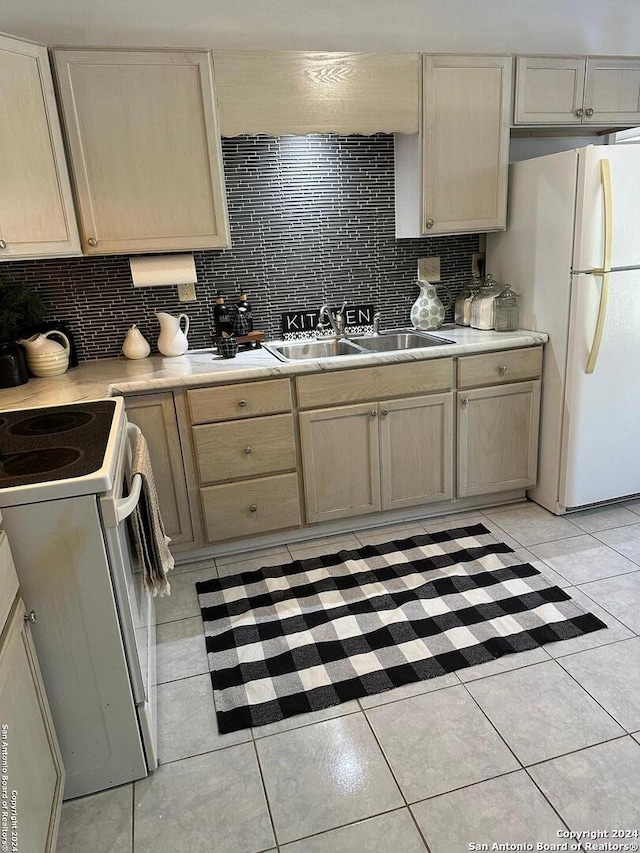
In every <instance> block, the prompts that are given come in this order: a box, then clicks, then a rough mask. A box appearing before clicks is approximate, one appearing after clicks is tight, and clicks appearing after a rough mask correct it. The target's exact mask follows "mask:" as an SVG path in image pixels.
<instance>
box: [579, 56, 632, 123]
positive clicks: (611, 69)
mask: <svg viewBox="0 0 640 853" xmlns="http://www.w3.org/2000/svg"><path fill="white" fill-rule="evenodd" d="M584 107H585V109H584V116H583V119H582V121H583V123H584V124H602V123H609V122H611V123H616V124H630V125H638V124H640V59H606V58H604V57H600V58H598V57H593V58H589V59H587V73H586V82H585V92H584ZM591 110H593V114H590V111H591Z"/></svg>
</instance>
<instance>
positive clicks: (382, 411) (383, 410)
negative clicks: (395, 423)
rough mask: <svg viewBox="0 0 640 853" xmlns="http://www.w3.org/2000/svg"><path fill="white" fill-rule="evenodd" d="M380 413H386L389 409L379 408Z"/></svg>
mask: <svg viewBox="0 0 640 853" xmlns="http://www.w3.org/2000/svg"><path fill="white" fill-rule="evenodd" d="M380 414H381V415H388V414H389V409H380Z"/></svg>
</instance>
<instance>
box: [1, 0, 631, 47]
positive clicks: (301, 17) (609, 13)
mask: <svg viewBox="0 0 640 853" xmlns="http://www.w3.org/2000/svg"><path fill="white" fill-rule="evenodd" d="M1 6H2V12H1V14H0V29H1V30H3V31H5V32H7V33H13V34H15V35H20V36H23V37H26V38H32V39H34V40H36V41H42V42H45V43H47V44H50V45H51V44H70V45H82V44H86V45H122V46H127V45H130V46H135V45H141V46H144V45H155V46H176V47H180V46H192V47H218V48H239V47H246V48H258V49H259V48H279V49H308V50H356V51H369V50H370V51H414V50H416V51H430V52H435V51H441V52H449V53H451V52H457V51H458V52H475V53H527V52H532V53H533V52H535V53H577V54H588V53H600V54H607V53H609V54H629V55H640V3H639V2H637V0H102V2H100V0H2V3H1Z"/></svg>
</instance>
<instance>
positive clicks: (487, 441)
mask: <svg viewBox="0 0 640 853" xmlns="http://www.w3.org/2000/svg"><path fill="white" fill-rule="evenodd" d="M539 410H540V381H539V380H536V381H534V382H518V383H514V384H513V385H502V386H500V387H495V388H494V387H490V388H478V389H474V390H472V391H461V392H459V393H458V497H460V498H466V497H470V496H472V495H483V494H487V493H490V492H501V491H507V490H509V489H523V488H527V487H529V486H533V485H535V482H536V474H537V460H538V416H539Z"/></svg>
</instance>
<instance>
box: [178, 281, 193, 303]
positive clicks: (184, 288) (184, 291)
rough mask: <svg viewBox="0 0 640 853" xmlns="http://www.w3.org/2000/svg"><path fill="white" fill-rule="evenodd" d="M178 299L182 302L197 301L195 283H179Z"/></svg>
mask: <svg viewBox="0 0 640 853" xmlns="http://www.w3.org/2000/svg"><path fill="white" fill-rule="evenodd" d="M178 301H180V302H195V301H196V286H195V284H192V283H191V284H179V285H178Z"/></svg>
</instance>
